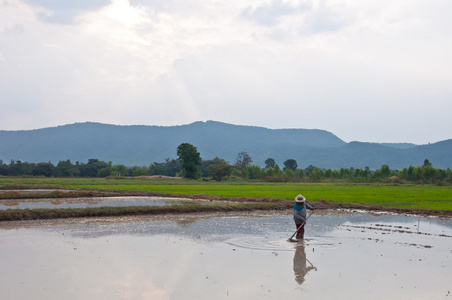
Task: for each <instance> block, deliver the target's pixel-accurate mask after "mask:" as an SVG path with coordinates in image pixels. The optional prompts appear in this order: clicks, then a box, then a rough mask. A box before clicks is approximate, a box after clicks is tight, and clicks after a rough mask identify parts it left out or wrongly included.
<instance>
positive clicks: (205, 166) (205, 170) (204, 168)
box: [201, 156, 232, 177]
mask: <svg viewBox="0 0 452 300" xmlns="http://www.w3.org/2000/svg"><path fill="white" fill-rule="evenodd" d="M223 163H226V164H228V162H227V161H225V160H224V159H223V158H219V157H218V156H215V157H214V158H213V159H208V160H203V161H202V162H201V176H202V177H209V176H212V173H210V171H209V166H210V165H219V164H223ZM231 172H232V171H231Z"/></svg>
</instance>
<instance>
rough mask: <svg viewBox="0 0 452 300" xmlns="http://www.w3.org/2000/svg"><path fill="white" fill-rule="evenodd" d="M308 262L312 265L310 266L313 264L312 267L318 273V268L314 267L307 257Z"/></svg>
mask: <svg viewBox="0 0 452 300" xmlns="http://www.w3.org/2000/svg"><path fill="white" fill-rule="evenodd" d="M306 260H307V262H308V263H310V264H311V266H312V267H313V268H314V270H316V271H317V268H316V267H315V266H314V265H313V264H312V262H310V261H309V259H308V258H307V257H306Z"/></svg>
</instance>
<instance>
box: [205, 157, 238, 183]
mask: <svg viewBox="0 0 452 300" xmlns="http://www.w3.org/2000/svg"><path fill="white" fill-rule="evenodd" d="M207 169H208V170H209V173H210V174H211V175H212V178H213V179H214V180H217V181H220V182H221V180H222V179H223V178H224V177H226V176H230V175H231V173H232V166H231V165H228V164H227V162H226V161H223V162H221V163H218V164H212V165H209V166H208V167H207Z"/></svg>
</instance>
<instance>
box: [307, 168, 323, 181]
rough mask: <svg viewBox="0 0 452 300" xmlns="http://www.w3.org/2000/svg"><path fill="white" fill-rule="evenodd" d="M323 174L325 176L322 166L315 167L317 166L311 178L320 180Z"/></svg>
mask: <svg viewBox="0 0 452 300" xmlns="http://www.w3.org/2000/svg"><path fill="white" fill-rule="evenodd" d="M322 176H323V174H322V170H320V168H318V167H315V168H314V169H313V170H312V173H311V176H310V179H311V180H312V181H320V179H322Z"/></svg>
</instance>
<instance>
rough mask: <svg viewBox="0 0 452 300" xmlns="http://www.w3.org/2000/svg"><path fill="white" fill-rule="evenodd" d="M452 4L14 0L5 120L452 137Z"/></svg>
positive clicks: (3, 36)
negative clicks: (207, 124) (214, 124)
mask: <svg viewBox="0 0 452 300" xmlns="http://www.w3.org/2000/svg"><path fill="white" fill-rule="evenodd" d="M451 11H452V1H450V0H428V1H425V0H399V1H393V0H366V1H363V0H332V1H322V0H307V1H257V0H254V1H250V0H66V1H61V0H0V97H1V98H0V101H1V102H0V130H22V129H36V128H42V127H50V126H57V125H64V124H70V123H75V122H85V121H93V122H102V123H109V124H120V125H135V124H139V125H163V126H168V125H181V124H188V123H191V122H194V121H206V120H215V121H221V122H226V123H232V124H237V125H255V126H263V127H267V128H308V129H310V128H314V129H324V130H328V131H330V132H332V133H334V134H336V135H337V136H338V137H339V138H341V139H343V140H345V141H347V142H349V141H355V140H357V141H364V142H412V143H417V144H425V143H429V142H436V141H440V140H445V139H450V138H452V130H451V129H452V116H451V113H452V33H451V29H452V18H451V17H450V14H451Z"/></svg>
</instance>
